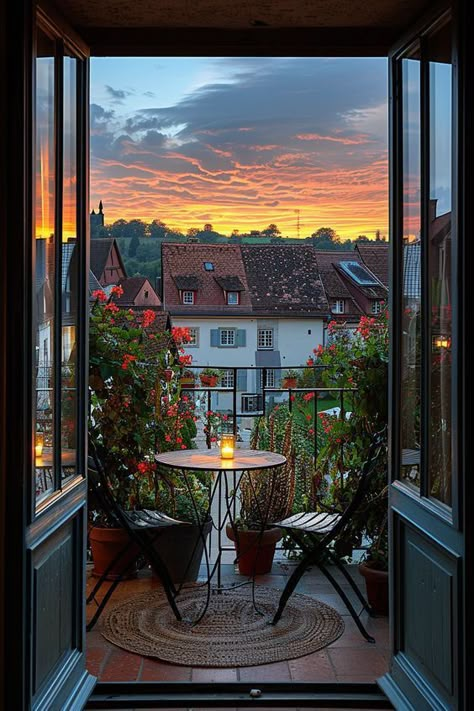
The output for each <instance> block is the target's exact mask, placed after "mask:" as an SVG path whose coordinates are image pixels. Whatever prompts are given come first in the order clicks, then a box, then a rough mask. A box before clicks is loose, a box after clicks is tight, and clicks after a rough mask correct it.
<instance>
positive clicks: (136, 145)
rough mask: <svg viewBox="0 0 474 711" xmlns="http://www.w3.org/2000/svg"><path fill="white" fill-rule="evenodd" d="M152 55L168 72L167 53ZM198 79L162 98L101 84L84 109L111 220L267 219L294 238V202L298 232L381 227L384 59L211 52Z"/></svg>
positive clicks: (229, 224) (225, 226)
mask: <svg viewBox="0 0 474 711" xmlns="http://www.w3.org/2000/svg"><path fill="white" fill-rule="evenodd" d="M97 61H100V60H93V62H97ZM146 61H151V60H143V62H144V72H146V67H145V63H146ZM160 61H163V64H162V65H161V66H160V71H161V72H164V73H166V76H167V77H168V79H169V75H170V74H171V76H172V72H173V60H172V59H168V60H160ZM155 69H156V67H155ZM93 71H94V64H93ZM204 75H205V76H204V79H203V78H202V76H201V77H199V78H198V80H197V81H196V82H195V84H196V86H194V87H191V89H190V90H189V91H188V92H187V93H186V94H185V95H184V96H182V97H181V98H180V100H178V101H176V103H174V104H173V105H170V106H161V105H160V104H159V100H158V98H157V101H156V106H151V107H150V106H147V107H145V108H140V107H139V106H137V105H136V104H135V103H132V98H130V93H131V92H129V91H128V90H126V89H112V88H111V86H110V85H108V84H107V85H106V93H107V95H108V96H109V101H108V103H106V102H105V101H104V98H102V99H101V104H100V105H99V104H97V103H96V104H93V105H92V107H91V169H92V181H91V183H92V185H91V187H92V194H91V199H92V202H93V203H94V204H95V203H97V202H98V200H99V199H102V200H103V201H104V204H105V208H106V218H107V220H108V221H112V220H114V219H118V218H120V217H125V218H127V219H132V218H134V217H140V218H142V219H146V220H151V219H155V218H159V219H161V220H163V221H164V222H166V223H167V224H169V225H170V226H174V227H177V228H180V229H182V230H185V229H187V228H189V227H192V226H202V224H201V223H202V220H203V219H205V220H206V221H210V222H212V224H213V226H214V228H215V229H217V230H219V231H221V232H224V233H227V234H230V232H231V231H232V229H234V228H237V229H239V230H240V231H247V230H250V229H261V228H263V227H265V226H267V225H268V224H269V223H270V222H276V223H277V225H278V226H279V227H280V229H281V230H282V232H283V234H288V235H290V236H294V235H295V234H296V219H295V216H296V213H295V211H296V210H300V222H301V235H302V236H306V235H308V234H310V233H311V232H313V231H314V230H315V229H317V228H318V227H320V226H322V225H329V226H331V227H333V228H334V229H336V231H337V232H338V233H339V234H341V235H342V236H344V237H345V236H350V237H354V236H357V235H358V234H362V233H363V234H367V235H369V236H370V235H373V234H374V232H375V230H376V229H381V230H382V231H383V232H386V230H387V190H388V186H387V126H386V124H387V96H386V61H384V60H377V59H351V60H347V59H271V58H270V59H268V58H267V59H259V58H249V59H246V58H240V59H220V60H209V67H207V68H206V72H204ZM206 76H210V77H211V79H212V80H211V81H206ZM222 76H224V77H225V78H224V79H222ZM216 77H217V79H216ZM110 80H111V81H112V82H113V83H116V79H115V78H113V77H112V75H111V76H110ZM150 89H153V91H147V92H146V93H147V94H148V96H149V99H148V101H149V102H150V100H154V98H153V94H154V95H156V97H160V96H161V94H160V91H159V85H157V84H156V82H154V83H153V85H150ZM139 92H140V93H139ZM144 94H145V92H144V91H142V89H141V88H139V89H137V92H136V93H134V96H133V102H136V101H137V98H136V97H137V96H138V95H144ZM102 96H104V94H102ZM117 102H122V103H121V105H120V107H118V106H117ZM112 105H113V106H114V108H113V109H112V108H111V106H112ZM204 215H206V217H205V218H203V216H204Z"/></svg>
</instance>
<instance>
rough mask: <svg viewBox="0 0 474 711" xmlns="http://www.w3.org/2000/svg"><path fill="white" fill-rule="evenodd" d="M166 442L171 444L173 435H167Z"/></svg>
mask: <svg viewBox="0 0 474 711" xmlns="http://www.w3.org/2000/svg"><path fill="white" fill-rule="evenodd" d="M165 440H166V442H171V435H169V434H166V435H165Z"/></svg>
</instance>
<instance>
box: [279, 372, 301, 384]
mask: <svg viewBox="0 0 474 711" xmlns="http://www.w3.org/2000/svg"><path fill="white" fill-rule="evenodd" d="M297 383H298V371H296V370H293V369H290V370H287V371H286V372H285V373H284V374H283V378H282V386H283V387H284V388H296V385H297Z"/></svg>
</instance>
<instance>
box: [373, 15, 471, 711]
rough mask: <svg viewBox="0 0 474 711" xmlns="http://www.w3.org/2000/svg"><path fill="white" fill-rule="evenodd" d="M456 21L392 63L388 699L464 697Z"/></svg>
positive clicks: (443, 20)
mask: <svg viewBox="0 0 474 711" xmlns="http://www.w3.org/2000/svg"><path fill="white" fill-rule="evenodd" d="M462 36H463V31H462V22H461V20H460V18H459V17H458V16H457V14H456V13H455V12H453V11H452V10H449V9H448V10H446V11H444V12H443V11H442V10H438V12H437V13H435V14H432V15H431V17H430V18H428V19H427V20H426V22H423V23H421V24H420V25H419V26H418V27H417V28H415V29H414V30H413V32H412V33H411V35H410V36H408V37H406V38H405V39H404V40H403V41H401V42H400V43H399V44H398V45H397V46H396V48H394V50H393V52H392V54H391V56H390V74H391V96H390V101H391V136H390V140H391V146H390V151H391V243H392V257H393V259H392V288H391V317H392V351H391V383H390V388H391V410H390V418H391V422H390V462H391V464H390V473H391V483H390V525H391V571H390V581H391V644H392V661H391V668H390V672H389V674H388V675H386V676H385V677H384V678H383V679H382V681H381V686H382V687H383V689H384V691H385V692H386V694H387V695H388V696H389V698H390V699H391V701H392V702H393V703H394V705H395V706H396V708H413V709H416V710H417V711H422V710H423V709H461V708H469V704H468V701H467V697H466V693H469V692H468V691H467V692H466V687H467V685H466V678H465V665H466V654H465V645H466V640H465V628H464V620H465V600H466V598H465V595H466V586H467V583H468V578H467V577H466V554H465V537H466V530H467V527H468V526H469V525H470V524H469V522H468V521H467V519H466V517H465V516H464V512H463V504H464V501H465V495H466V491H467V490H466V486H465V466H466V463H465V458H464V456H463V454H464V453H465V449H464V447H465V446H466V442H465V440H464V438H463V432H464V426H465V419H464V404H463V398H464V382H463V379H464V371H463V363H464V353H463V349H464V348H465V341H464V338H463V333H464V331H463V314H464V301H463V271H464V268H465V264H464V263H463V254H464V252H465V235H466V224H465V220H464V209H465V192H464V190H465V186H464V184H463V183H462V182H461V181H460V179H459V178H460V176H461V175H462V174H463V171H464V160H465V156H464V152H463V148H462V146H463V140H464V131H463V122H464V121H465V116H464V105H463V82H464V81H465V76H464V73H463V72H462V70H461V67H462V64H463V55H462V51H463V45H462Z"/></svg>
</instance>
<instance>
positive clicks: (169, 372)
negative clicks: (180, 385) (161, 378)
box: [164, 368, 174, 383]
mask: <svg viewBox="0 0 474 711" xmlns="http://www.w3.org/2000/svg"><path fill="white" fill-rule="evenodd" d="M164 375H165V380H166V382H167V383H170V382H171V381H172V379H173V375H174V373H173V371H172V370H171V368H166V370H165V371H164Z"/></svg>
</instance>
